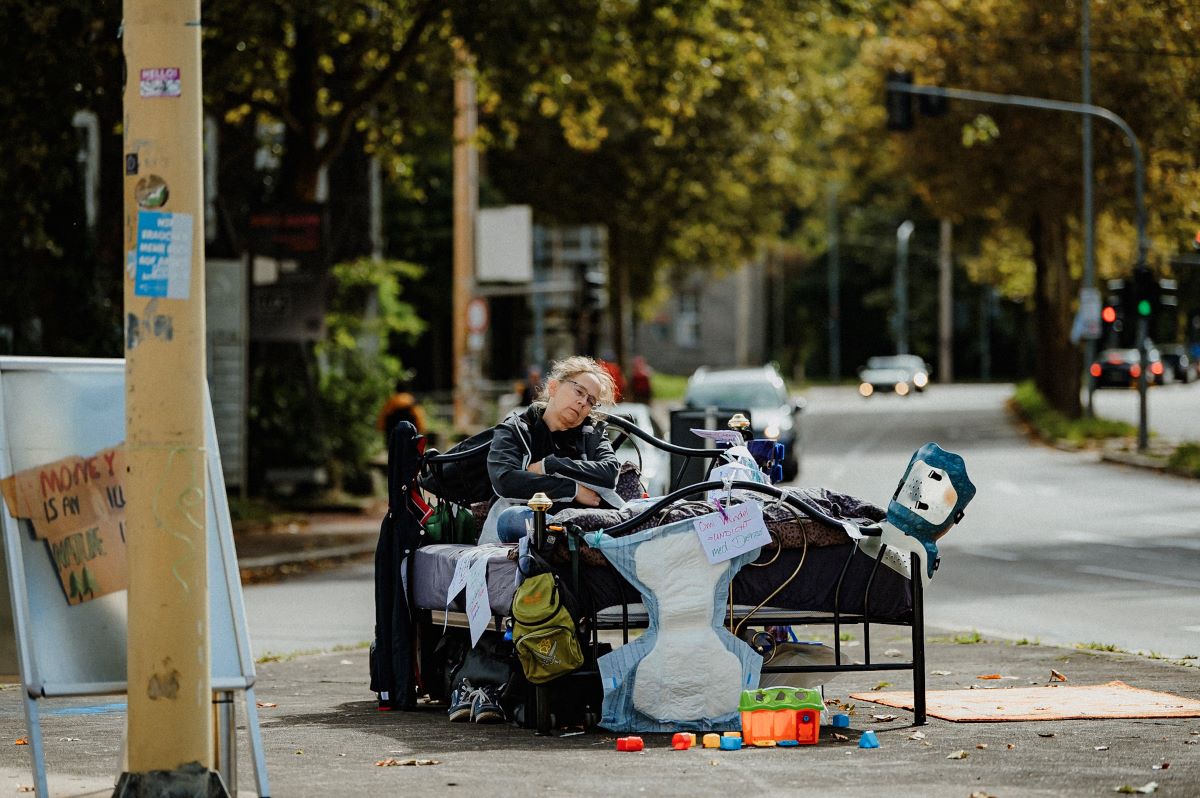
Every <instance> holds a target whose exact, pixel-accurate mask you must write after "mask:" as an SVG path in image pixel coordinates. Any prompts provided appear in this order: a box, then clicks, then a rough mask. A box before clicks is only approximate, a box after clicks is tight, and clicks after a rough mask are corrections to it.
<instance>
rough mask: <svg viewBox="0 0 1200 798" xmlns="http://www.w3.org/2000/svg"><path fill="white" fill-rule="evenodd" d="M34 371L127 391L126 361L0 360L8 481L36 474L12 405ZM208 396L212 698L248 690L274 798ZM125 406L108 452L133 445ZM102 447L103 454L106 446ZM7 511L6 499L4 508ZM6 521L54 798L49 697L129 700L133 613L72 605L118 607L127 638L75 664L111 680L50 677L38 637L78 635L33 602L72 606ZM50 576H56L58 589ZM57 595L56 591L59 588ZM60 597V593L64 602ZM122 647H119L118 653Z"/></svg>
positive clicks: (23, 529) (17, 614)
mask: <svg viewBox="0 0 1200 798" xmlns="http://www.w3.org/2000/svg"><path fill="white" fill-rule="evenodd" d="M31 372H41V373H46V374H49V375H86V374H89V373H91V374H97V375H102V376H103V377H104V378H105V379H106V380H109V381H111V380H112V379H113V378H114V377H115V376H117V375H119V376H120V381H121V384H122V389H123V387H124V379H125V361H124V360H123V359H101V358H40V357H7V356H6V357H0V478H4V477H8V476H11V475H12V474H13V473H15V471H19V470H22V469H23V468H27V467H30V466H28V465H25V464H22V465H21V466H20V467H19V468H14V464H13V449H12V444H11V441H10V438H11V436H10V435H9V431H8V429H7V424H8V417H9V415H8V410H9V406H8V403H9V402H12V401H17V397H16V396H14V395H10V394H9V392H8V390H7V389H6V386H5V379H4V378H5V375H6V374H9V373H31ZM204 398H205V403H204V408H205V447H206V455H205V463H206V467H205V470H206V472H207V475H208V490H207V491H206V493H207V513H206V523H207V533H208V534H207V547H206V548H207V557H208V591H209V640H210V648H211V651H212V655H211V666H210V667H211V668H212V674H211V678H212V690H213V692H214V693H219V694H226V693H231V692H234V691H240V692H242V693H243V694H244V698H245V712H246V728H247V732H248V735H249V738H250V740H249V742H250V747H251V756H252V759H253V761H254V767H255V773H256V776H257V781H258V792H259V795H260V796H268V795H269V794H270V790H269V788H268V784H267V771H266V760H265V757H264V754H263V745H262V734H261V730H260V728H259V723H258V710H257V702H256V701H255V698H254V683H255V679H256V674H255V671H254V655H253V653H252V650H251V647H250V637H249V632H248V628H247V623H246V609H245V603H244V601H243V596H242V584H241V577H240V575H239V572H238V566H237V551H236V549H235V546H234V542H233V524H232V521H231V519H230V517H229V503H228V500H227V498H226V494H225V479H224V475H223V473H222V471H221V458H220V452H219V451H218V449H217V438H216V430H215V426H214V422H213V412H212V402H211V399H210V397H209V395H208V391H207V389H206V390H205V397H204ZM121 408H122V413H121V417H120V418H119V419H118V420H117V421H116V423H118V424H119V425H120V430H119V431H118V432H119V434H117V435H116V437H115V438H113V440H112V441H111V443H110V444H108V445H111V444H115V443H118V442H120V441H123V440H124V439H125V434H124V427H125V417H124V412H123V411H124V393H123V390H122V397H121ZM101 423H107V424H112V423H113V421H112V420H111V419H104V420H101ZM95 448H96V449H99V448H101V447H95ZM88 453H90V452H89V451H69V452H63V453H62V454H59V455H57V456H56V457H51V458H50V459H49V460H45V461H44V462H49V461H50V460H53V459H57V458H58V457H62V456H66V455H68V454H88ZM3 504H4V503H3V502H2V501H0V505H3ZM0 521H2V522H3V529H2V532H3V537H4V552H5V558H6V560H7V563H6V564H7V571H8V581H9V594H10V598H11V602H12V617H13V627H14V629H13V631H14V633H15V636H16V645H17V660H18V664H19V666H20V671H21V683H22V686H23V687H24V699H25V716H26V723H27V726H28V731H29V737H30V740H29V742H30V749H31V750H30V753H31V755H32V757H33V767H34V778H35V780H36V782H37V785H36V788H37V791H38V794H39V795H47V794H48V792H47V784H46V772H45V761H44V751H43V747H42V739H41V723H40V715H39V709H38V705H37V702H38V701H39V700H42V699H52V698H61V697H71V696H97V695H115V694H123V693H126V692H127V681H126V680H125V679H120V678H112V677H113V676H114V675H115V674H114V673H112V672H111V671H112V670H114V668H115V663H116V662H118V661H119V663H120V670H124V669H125V666H126V661H127V660H126V650H127V649H126V636H125V634H124V633H125V631H126V630H125V628H124V624H125V623H126V622H127V620H128V615H127V613H126V612H125V611H124V610H126V603H127V597H128V591H118V592H117V593H113V594H109V595H108V596H101V597H100V598H97V599H93V600H92V601H90V602H85V603H83V604H77V605H72V606H69V607H68V610H70V611H72V612H75V611H78V610H80V609H81V608H82V612H83V613H87V612H88V609H89V608H88V605H93V606H92V607H91V608H90V609H91V610H92V614H100V613H102V612H104V611H108V612H109V613H110V615H111V613H112V612H113V611H115V610H116V609H117V608H120V609H121V610H122V612H121V613H120V618H119V622H120V624H121V626H122V628H121V629H120V630H119V631H120V632H121V634H119V635H112V636H111V639H112V650H110V651H107V652H105V653H106V655H107V656H106V657H95V658H90V659H89V660H88V662H87V663H86V664H81V663H78V662H76V663H73V664H75V665H77V666H79V667H83V668H86V667H89V666H93V665H97V664H99V665H97V666H103V667H105V668H107V670H108V671H109V672H105V673H102V674H100V676H101V677H102V678H98V679H93V680H84V679H78V678H76V679H72V678H69V677H68V678H57V679H55V678H51V679H46V678H44V676H45V675H46V674H48V673H50V672H51V671H52V668H51V667H49V666H46V664H45V663H44V662H43V661H42V660H43V659H52V658H51V657H45V658H43V657H40V656H39V654H38V652H39V649H40V646H39V645H38V644H39V642H44V641H42V640H40V639H36V638H35V637H34V634H35V629H36V631H37V632H38V633H41V632H45V631H50V632H51V633H52V634H56V635H58V636H59V637H58V638H57V639H59V640H62V639H65V638H64V637H63V635H66V634H68V630H64V629H60V628H55V629H49V630H47V629H46V626H45V624H44V623H39V624H37V625H35V624H33V623H32V619H33V618H34V612H33V610H34V608H33V607H32V606H31V603H30V602H31V597H32V596H34V595H37V596H38V600H41V599H42V598H43V597H46V598H47V600H48V601H62V602H64V603H65V598H63V596H62V589H61V586H60V585H59V583H58V576H57V572H56V570H55V569H54V566H53V563H52V562H50V559H49V554H48V553H47V552H46V548H45V543H44V542H43V541H40V540H33V539H32V538H31V536H30V535H29V531H28V522H25V523H21V522H19V521H18V520H17V519H15V518H13V517H12V515H10V514H9V512H8V508H7V507H6V506H4V507H3V508H2V509H0ZM27 557H29V558H30V559H38V558H40V559H38V561H37V562H36V563H32V562H27ZM48 575H50V576H52V577H53V581H52V582H51V581H50V579H49V577H48ZM31 582H33V583H35V591H34V593H31V592H30V584H31ZM51 587H52V588H53V590H51V589H50V588H51ZM55 593H56V594H57V595H54V594H55ZM45 594H50V596H52V597H47V596H45ZM57 609H58V608H57V605H56V607H55V610H56V611H57ZM67 617H69V616H67ZM40 620H41V619H39V621H40ZM107 620H109V621H110V622H111V621H113V620H114V618H112V617H110V618H108V619H107ZM118 641H119V647H118V646H117V645H116V643H117V642H118ZM68 656H69V655H68ZM53 659H56V660H58V663H59V664H62V662H61V658H53ZM226 703H227V702H226ZM223 725H227V726H228V727H229V728H228V733H229V734H233V735H236V727H235V724H223ZM228 748H229V750H234V746H232V745H231V746H228ZM222 765H228V766H229V767H228V768H226V767H222V771H224V772H226V773H229V774H230V775H233V776H234V778H236V762H232V763H222ZM226 786H227V787H228V788H229V789H232V790H236V785H235V784H227V785H226Z"/></svg>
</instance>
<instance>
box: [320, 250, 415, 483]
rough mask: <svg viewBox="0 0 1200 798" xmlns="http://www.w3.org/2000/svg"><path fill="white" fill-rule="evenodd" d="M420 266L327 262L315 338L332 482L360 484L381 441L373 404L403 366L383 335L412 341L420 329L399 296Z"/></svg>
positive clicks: (324, 439) (376, 407) (376, 408)
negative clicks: (325, 303)
mask: <svg viewBox="0 0 1200 798" xmlns="http://www.w3.org/2000/svg"><path fill="white" fill-rule="evenodd" d="M421 274H422V269H421V268H420V267H419V266H416V265H414V264H411V263H405V262H403V261H394V260H375V259H372V258H360V259H359V260H355V261H350V262H347V263H339V264H338V265H336V266H334V268H333V276H334V281H335V283H336V286H337V287H336V290H335V293H334V297H333V301H332V303H331V307H330V311H329V313H328V314H327V315H326V317H325V323H326V335H325V340H324V341H322V342H320V343H319V344H317V362H318V364H319V369H320V373H319V376H318V381H317V385H318V392H319V395H320V402H319V406H320V415H321V418H320V421H321V427H322V430H323V435H322V443H323V446H324V449H325V452H326V456H327V457H328V459H329V462H330V467H331V470H332V473H333V487H334V488H335V489H337V490H340V489H342V488H343V487H346V486H362V485H363V483H364V480H365V478H366V474H367V467H368V460H369V458H370V457H371V455H372V454H373V453H374V452H376V451H378V450H379V448H380V445H381V439H380V434H379V432H378V430H376V428H375V419H376V414H377V413H378V411H379V407H380V405H381V404H382V403H383V401H384V400H385V399H386V398H387V396H388V395H389V394H390V393H391V392H392V386H393V384H394V383H395V381H396V379H397V378H399V377H400V376H401V374H402V372H403V368H402V364H401V363H400V360H399V359H398V358H396V357H394V356H393V355H391V354H389V353H388V351H389V350H388V343H389V340H390V339H391V338H392V337H393V336H395V337H397V338H401V339H405V340H412V339H415V338H416V337H417V336H419V335H420V334H421V332H423V331H424V329H425V324H424V322H423V321H422V320H421V319H420V318H419V317H418V316H417V312H416V308H414V307H413V306H412V305H411V304H409V303H408V302H406V301H404V300H403V299H401V295H402V285H403V283H404V282H407V281H412V280H416V279H418V278H419V277H420V276H421Z"/></svg>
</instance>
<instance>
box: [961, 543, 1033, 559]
mask: <svg viewBox="0 0 1200 798" xmlns="http://www.w3.org/2000/svg"><path fill="white" fill-rule="evenodd" d="M963 553H964V554H973V555H975V556H976V557H983V558H984V559H987V560H1003V561H1004V562H1020V560H1021V555H1020V554H1017V553H1015V552H1011V551H1005V550H1004V549H989V548H983V547H979V548H972V549H970V550H969V551H964V552H963Z"/></svg>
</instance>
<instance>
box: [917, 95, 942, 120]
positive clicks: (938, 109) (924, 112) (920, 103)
mask: <svg viewBox="0 0 1200 798" xmlns="http://www.w3.org/2000/svg"><path fill="white" fill-rule="evenodd" d="M917 109H918V110H920V112H921V116H928V117H931V118H932V117H938V116H945V115H946V113H947V112H948V111H949V110H950V100H948V99H947V98H946V95H944V94H918V95H917Z"/></svg>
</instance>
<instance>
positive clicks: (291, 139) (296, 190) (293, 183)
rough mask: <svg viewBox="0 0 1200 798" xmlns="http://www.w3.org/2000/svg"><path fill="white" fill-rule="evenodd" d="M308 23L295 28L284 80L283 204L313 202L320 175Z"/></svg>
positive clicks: (314, 50)
mask: <svg viewBox="0 0 1200 798" xmlns="http://www.w3.org/2000/svg"><path fill="white" fill-rule="evenodd" d="M314 38H315V32H314V30H313V27H312V22H311V21H309V20H301V21H299V22H298V23H297V24H296V44H295V46H294V47H293V48H292V74H291V76H290V77H289V78H288V96H287V100H286V103H287V104H286V114H285V120H286V123H285V128H284V130H285V133H284V144H283V147H284V149H283V163H281V164H280V168H279V194H278V198H279V200H280V202H282V203H283V204H288V203H294V202H315V201H316V199H317V181H318V178H319V175H320V173H321V155H320V153H319V152H318V144H319V142H318V137H319V136H320V135H321V120H320V117H319V115H318V113H317V104H316V96H317V60H316V56H317V47H316V44H315V42H314Z"/></svg>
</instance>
